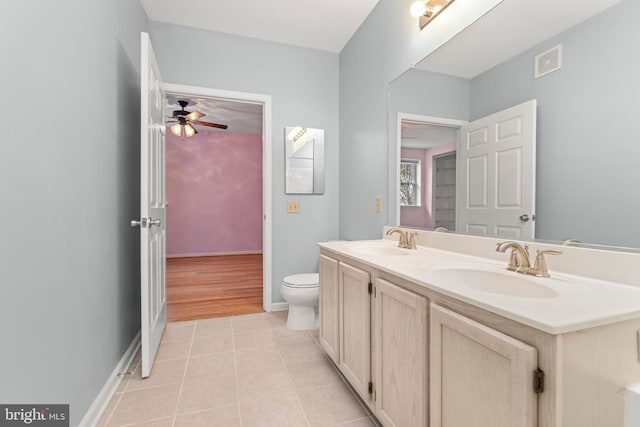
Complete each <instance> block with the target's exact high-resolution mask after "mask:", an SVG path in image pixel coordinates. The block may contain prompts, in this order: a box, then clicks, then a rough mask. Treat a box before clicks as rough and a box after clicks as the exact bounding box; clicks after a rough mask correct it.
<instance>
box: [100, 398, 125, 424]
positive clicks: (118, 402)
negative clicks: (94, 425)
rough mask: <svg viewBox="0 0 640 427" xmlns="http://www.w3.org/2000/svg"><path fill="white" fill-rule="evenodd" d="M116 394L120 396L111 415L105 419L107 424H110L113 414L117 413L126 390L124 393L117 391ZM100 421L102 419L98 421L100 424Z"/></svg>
mask: <svg viewBox="0 0 640 427" xmlns="http://www.w3.org/2000/svg"><path fill="white" fill-rule="evenodd" d="M116 394H119V395H120V396H119V397H118V400H116V404H115V405H114V406H113V409H112V410H111V413H110V414H109V416H108V417H107V419H106V420H105V423H104V425H105V426H108V425H109V423H110V422H111V418H113V414H115V413H116V409H118V405H119V404H120V400H122V395H124V391H122V393H116ZM99 423H100V421H98V424H99Z"/></svg>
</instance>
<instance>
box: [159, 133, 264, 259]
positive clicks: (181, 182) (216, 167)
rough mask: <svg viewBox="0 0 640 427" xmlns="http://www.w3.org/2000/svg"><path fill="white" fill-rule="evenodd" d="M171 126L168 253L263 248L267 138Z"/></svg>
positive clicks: (201, 252)
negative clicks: (188, 132) (188, 134)
mask: <svg viewBox="0 0 640 427" xmlns="http://www.w3.org/2000/svg"><path fill="white" fill-rule="evenodd" d="M199 131H200V133H199V134H198V135H196V136H194V137H192V138H185V139H182V138H180V137H177V136H175V135H173V134H172V133H171V131H169V130H167V160H166V161H167V201H168V203H169V205H168V206H167V255H169V256H171V255H198V254H215V253H234V252H261V251H262V136H261V135H254V134H241V133H224V132H210V131H206V130H199Z"/></svg>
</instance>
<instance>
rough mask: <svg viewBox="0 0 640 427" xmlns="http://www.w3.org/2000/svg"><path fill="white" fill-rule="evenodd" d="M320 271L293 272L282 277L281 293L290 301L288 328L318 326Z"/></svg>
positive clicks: (300, 328)
mask: <svg viewBox="0 0 640 427" xmlns="http://www.w3.org/2000/svg"><path fill="white" fill-rule="evenodd" d="M319 293H320V285H319V280H318V273H307V274H293V275H291V276H287V277H285V278H284V279H282V285H281V286H280V294H281V295H282V297H283V298H284V299H285V301H287V302H288V303H289V316H288V317H287V328H289V329H292V330H294V331H305V330H309V329H316V328H317V327H318V296H319Z"/></svg>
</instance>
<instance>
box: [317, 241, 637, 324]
mask: <svg viewBox="0 0 640 427" xmlns="http://www.w3.org/2000/svg"><path fill="white" fill-rule="evenodd" d="M318 245H319V246H320V247H321V248H324V249H327V250H329V251H332V252H335V253H337V254H340V255H342V256H345V257H348V258H352V259H354V260H358V261H360V262H363V263H366V264H368V265H370V266H371V267H374V268H376V269H379V270H382V271H385V272H387V273H390V274H393V275H395V276H398V277H401V278H403V279H406V280H409V281H411V282H414V283H416V284H417V285H420V286H424V287H425V288H428V289H431V290H433V291H435V292H438V293H441V294H444V295H447V296H450V297H453V298H455V299H458V300H460V301H463V302H466V303H468V304H471V305H474V306H476V307H480V308H483V309H485V310H488V311H490V312H492V313H495V314H499V315H501V316H504V317H506V318H509V319H511V320H514V321H516V322H519V323H523V324H525V325H528V326H531V327H533V328H536V329H539V330H542V331H544V332H547V333H550V334H554V335H555V334H562V333H567V332H573V331H578V330H581V329H587V328H592V327H595V326H601V325H606V324H610V323H614V322H618V321H623V320H629V319H634V318H640V288H638V287H636V286H629V285H624V284H620V283H614V282H607V281H604V280H597V279H591V278H587V277H581V276H575V275H569V274H562V273H556V272H554V271H551V276H552V277H551V278H537V277H531V276H525V275H522V274H518V273H515V272H508V271H506V269H505V267H506V265H507V262H508V258H509V255H508V254H504V255H505V256H504V262H496V261H495V260H491V259H488V258H481V257H476V256H470V255H463V254H459V253H457V252H449V251H444V250H439V249H432V248H427V247H423V246H418V249H417V250H410V249H402V250H401V249H397V251H406V254H405V252H402V253H398V254H397V255H396V254H394V251H395V249H393V248H397V242H395V241H392V240H387V239H383V240H365V241H333V242H325V243H319V244H318ZM373 246H375V248H376V249H375V250H372V251H369V250H368V248H370V247H373ZM387 247H388V250H387ZM376 252H379V253H376ZM387 252H388V253H387ZM383 253H384V254H383ZM443 269H467V270H486V271H491V272H493V273H498V274H505V275H513V277H514V281H516V280H529V281H531V284H533V285H535V284H538V285H540V286H542V287H545V289H547V290H548V292H547V294H544V293H543V295H544V297H541V298H531V297H523V296H515V295H508V294H505V293H495V292H491V291H486V290H482V289H478V288H476V287H474V286H469V284H468V283H464V281H452V280H442V279H441V277H442V275H441V273H442V272H443ZM527 284H528V283H527Z"/></svg>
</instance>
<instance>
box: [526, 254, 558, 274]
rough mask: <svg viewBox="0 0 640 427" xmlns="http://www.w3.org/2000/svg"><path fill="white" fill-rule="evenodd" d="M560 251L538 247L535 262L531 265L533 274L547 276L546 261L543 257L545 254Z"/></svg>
mask: <svg viewBox="0 0 640 427" xmlns="http://www.w3.org/2000/svg"><path fill="white" fill-rule="evenodd" d="M561 254H562V251H558V250H555V249H545V250H543V249H538V250H537V251H536V262H535V264H534V265H533V274H534V275H535V276H537V277H549V270H548V269H547V261H546V260H545V259H544V256H545V255H561Z"/></svg>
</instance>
